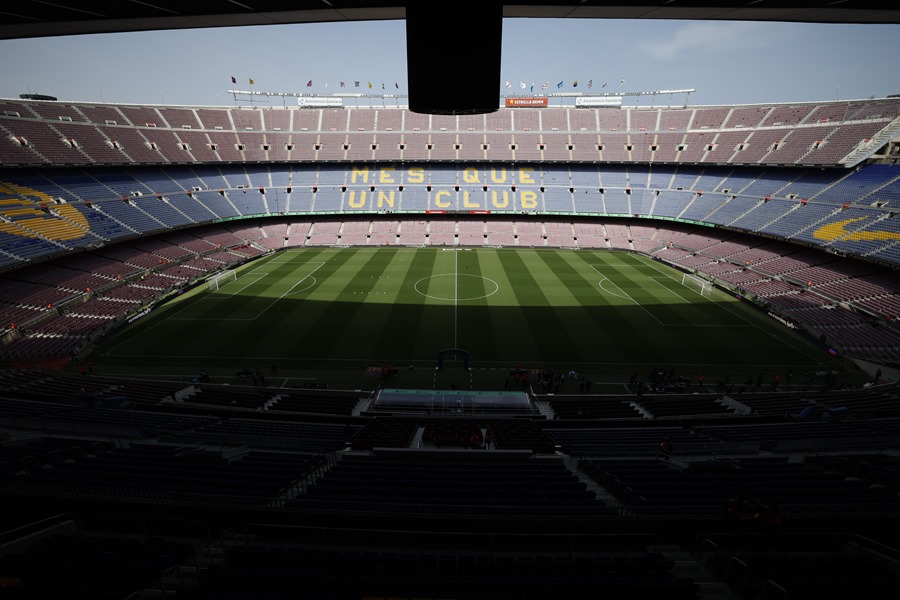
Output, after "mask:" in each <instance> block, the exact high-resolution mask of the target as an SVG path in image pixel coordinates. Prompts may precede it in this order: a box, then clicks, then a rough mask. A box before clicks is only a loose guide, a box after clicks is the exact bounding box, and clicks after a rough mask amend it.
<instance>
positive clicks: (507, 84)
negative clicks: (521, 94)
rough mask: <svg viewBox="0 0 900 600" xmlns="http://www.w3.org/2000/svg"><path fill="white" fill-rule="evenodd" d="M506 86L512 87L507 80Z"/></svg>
mask: <svg viewBox="0 0 900 600" xmlns="http://www.w3.org/2000/svg"><path fill="white" fill-rule="evenodd" d="M506 87H507V89H509V88H511V87H512V86H511V85H510V84H509V82H508V81H507V82H506Z"/></svg>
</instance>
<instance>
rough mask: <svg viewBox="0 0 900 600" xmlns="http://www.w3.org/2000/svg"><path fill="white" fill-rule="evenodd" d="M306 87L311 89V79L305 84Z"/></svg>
mask: <svg viewBox="0 0 900 600" xmlns="http://www.w3.org/2000/svg"><path fill="white" fill-rule="evenodd" d="M306 87H312V79H310V80H309V81H307V82H306Z"/></svg>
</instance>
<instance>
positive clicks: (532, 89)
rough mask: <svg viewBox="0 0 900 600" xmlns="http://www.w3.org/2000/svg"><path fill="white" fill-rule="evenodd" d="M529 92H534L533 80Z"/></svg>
mask: <svg viewBox="0 0 900 600" xmlns="http://www.w3.org/2000/svg"><path fill="white" fill-rule="evenodd" d="M531 93H532V94H533V93H534V82H533V81H532V82H531Z"/></svg>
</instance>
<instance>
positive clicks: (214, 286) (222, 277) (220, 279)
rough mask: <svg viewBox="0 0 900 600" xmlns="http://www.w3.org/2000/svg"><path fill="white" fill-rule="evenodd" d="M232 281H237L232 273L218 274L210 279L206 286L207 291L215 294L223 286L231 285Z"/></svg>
mask: <svg viewBox="0 0 900 600" xmlns="http://www.w3.org/2000/svg"><path fill="white" fill-rule="evenodd" d="M232 281H237V274H236V273H235V272H234V271H225V272H224V273H219V274H218V275H216V276H215V277H210V278H209V280H207V282H206V284H207V285H208V286H209V289H211V290H212V291H214V292H216V291H218V290H219V288H221V287H222V286H223V285H225V284H226V283H231V282H232Z"/></svg>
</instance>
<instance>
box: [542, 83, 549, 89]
mask: <svg viewBox="0 0 900 600" xmlns="http://www.w3.org/2000/svg"><path fill="white" fill-rule="evenodd" d="M548 87H550V82H549V81H545V82H544V83H542V84H541V89H542V90H546V89H547V88H548Z"/></svg>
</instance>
